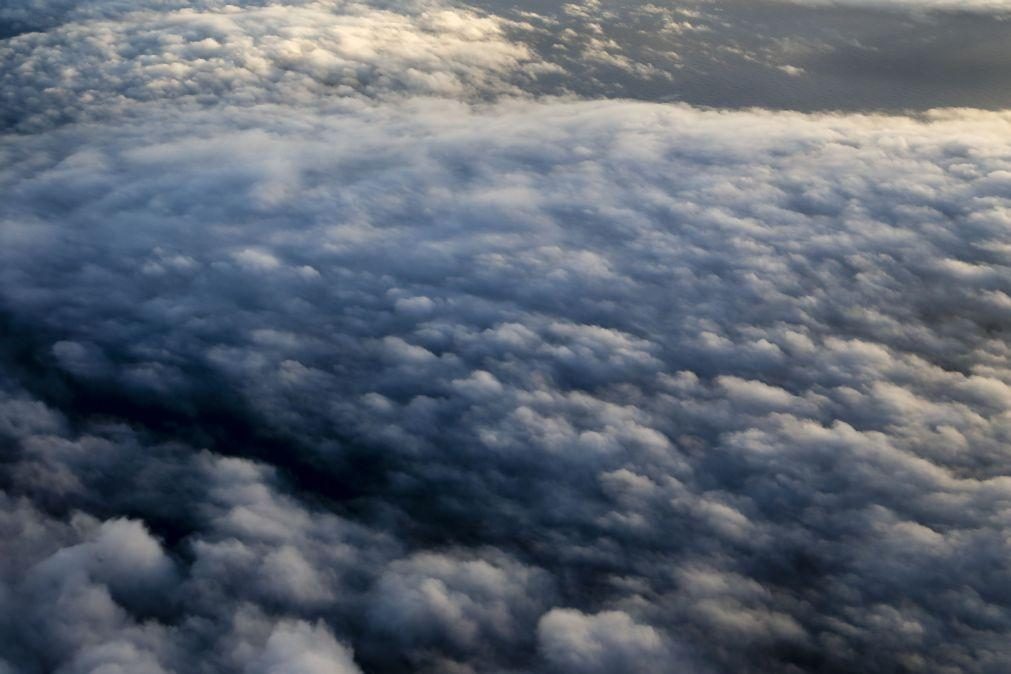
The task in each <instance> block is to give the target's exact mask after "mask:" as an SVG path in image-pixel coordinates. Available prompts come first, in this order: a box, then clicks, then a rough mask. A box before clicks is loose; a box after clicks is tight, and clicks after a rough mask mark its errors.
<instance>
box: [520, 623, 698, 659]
mask: <svg viewBox="0 0 1011 674" xmlns="http://www.w3.org/2000/svg"><path fill="white" fill-rule="evenodd" d="M537 639H538V645H539V648H540V649H541V650H542V651H543V653H544V655H545V657H546V659H547V660H548V662H550V663H551V664H552V665H553V666H554V667H555V668H557V670H558V671H562V672H585V673H587V674H589V673H592V672H615V673H617V672H644V673H645V672H689V671H694V670H693V669H691V668H689V667H686V666H685V665H684V663H680V662H678V660H677V657H676V656H675V654H674V653H672V652H671V651H670V647H669V645H668V643H667V641H666V639H665V637H664V636H663V634H662V633H660V632H658V631H657V630H656V629H654V628H653V627H650V626H649V625H641V624H638V623H636V622H635V621H634V620H632V618H631V617H630V616H629V615H628V614H627V613H623V612H621V611H603V612H601V613H597V614H595V615H586V614H584V613H581V612H579V611H576V610H573V609H557V608H556V609H552V610H551V611H550V612H548V613H546V614H544V616H543V617H542V618H541V620H540V623H539V624H538V626H537Z"/></svg>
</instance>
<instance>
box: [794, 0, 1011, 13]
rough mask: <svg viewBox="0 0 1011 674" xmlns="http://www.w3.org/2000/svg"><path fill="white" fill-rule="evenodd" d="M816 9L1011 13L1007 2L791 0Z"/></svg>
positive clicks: (954, 0)
mask: <svg viewBox="0 0 1011 674" xmlns="http://www.w3.org/2000/svg"><path fill="white" fill-rule="evenodd" d="M790 1H791V2H797V3H798V4H804V5H811V6H815V7H831V6H840V7H859V8H863V9H875V10H885V11H906V12H980V13H984V14H998V15H1000V14H1005V13H1006V12H1008V11H1011V3H1008V2H1007V1H1006V0H790Z"/></svg>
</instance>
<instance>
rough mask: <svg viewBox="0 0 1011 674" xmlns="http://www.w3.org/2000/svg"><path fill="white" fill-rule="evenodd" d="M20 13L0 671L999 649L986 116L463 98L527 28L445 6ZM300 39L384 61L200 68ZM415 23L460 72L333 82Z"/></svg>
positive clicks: (445, 667)
mask: <svg viewBox="0 0 1011 674" xmlns="http://www.w3.org/2000/svg"><path fill="white" fill-rule="evenodd" d="M46 7H49V8H51V10H52V11H51V17H50V18H49V19H46V21H45V22H43V23H45V25H47V26H52V27H51V28H49V29H48V30H46V31H42V32H39V33H35V34H28V33H24V34H22V35H19V36H16V37H14V38H11V39H9V40H8V41H7V43H6V44H5V48H6V49H8V51H7V56H6V57H5V58H7V59H8V60H7V61H5V62H4V66H3V75H4V77H6V78H8V81H9V82H20V84H19V85H18V86H19V87H21V90H22V92H23V93H24V92H34V93H35V94H37V96H36V98H37V100H36V101H35V102H33V101H31V100H29V101H27V102H25V103H23V104H19V105H20V107H18V108H17V109H16V112H15V114H16V116H18V122H19V127H18V131H17V132H16V133H8V134H7V135H4V136H3V137H2V139H0V153H2V157H0V190H2V192H3V194H4V195H5V199H4V201H3V204H2V206H0V244H2V245H0V325H2V329H3V334H4V338H3V339H2V340H0V366H2V370H0V442H2V443H3V447H4V462H3V464H2V467H0V489H2V497H0V506H2V507H0V671H2V670H3V669H4V668H6V669H8V670H11V671H17V672H26V673H28V674H34V673H36V672H39V673H41V672H51V671H52V672H60V673H64V672H68V673H69V672H73V673H75V674H76V673H77V672H81V673H84V672H88V673H97V672H103V673H104V672H120V671H122V672H142V673H145V674H147V673H149V672H150V673H152V674H156V673H162V672H164V673H165V674H169V673H172V672H193V673H196V674H203V673H208V674H209V673H217V672H236V673H239V672H248V673H255V674H263V673H267V672H306V673H313V674H315V673H316V672H326V673H339V672H356V671H362V672H387V671H388V672H401V671H431V672H461V673H463V672H524V673H530V674H548V673H552V672H553V673H559V672H572V673H577V672H603V671H607V672H646V673H648V672H668V671H672V670H673V671H685V672H696V671H698V672H722V671H733V672H742V673H748V672H756V673H757V672H768V671H777V672H778V671H784V672H804V671H810V672H816V671H817V672H851V671H866V672H894V671H911V672H917V671H918V672H979V673H981V674H984V673H990V672H997V671H1004V670H1006V669H1008V667H1009V666H1011V654H1009V652H1008V649H1007V645H1006V644H1007V635H1008V633H1009V630H1011V594H1009V589H1008V583H1007V578H1006V576H1007V568H1006V567H1007V565H1006V559H1007V558H1008V552H1009V551H1008V536H1007V530H1008V512H1009V510H1008V503H1009V499H1011V482H1009V481H1008V478H1007V475H1008V474H1009V470H1011V466H1009V463H1008V456H1007V452H1006V446H1007V441H1008V437H1009V433H1011V426H1009V420H1011V416H1009V414H1011V413H1009V409H1011V370H1009V368H1008V364H1007V361H1008V351H1007V346H1006V344H1005V342H1006V340H1005V339H1004V333H1005V332H1006V330H1007V329H1008V328H1009V325H1008V319H1007V307H1008V305H1009V304H1011V299H1009V297H1011V280H1009V279H1011V277H1009V275H1008V268H1009V261H1011V259H1009V252H1011V247H1009V245H1008V243H1007V240H1006V239H1007V236H1006V234H1007V229H1008V225H1009V216H1008V214H1009V212H1011V161H1009V157H1011V152H1009V150H1011V148H1009V138H1011V116H1009V115H1008V114H1006V113H984V112H978V111H971V110H949V111H941V112H932V113H927V114H924V115H921V116H918V117H908V116H880V115H878V116H874V115H871V116H859V115H802V114H794V113H773V112H767V111H761V110H748V111H738V112H726V111H714V110H698V109H694V108H690V107H687V106H660V105H651V104H642V103H632V102H628V101H568V102H562V101H558V100H529V99H522V98H521V97H515V98H508V97H507V98H506V99H503V100H498V101H497V102H493V101H484V102H478V101H477V99H479V98H481V96H482V94H481V92H483V91H484V92H486V91H491V90H495V86H497V85H495V86H492V87H491V89H481V87H483V86H484V84H483V83H489V82H492V83H494V82H508V81H509V77H511V76H512V75H509V74H508V73H513V72H514V69H516V68H521V67H522V66H521V65H518V64H519V63H520V60H522V59H521V58H520V53H521V52H522V49H521V48H518V47H515V46H514V45H510V44H509V43H508V42H506V41H505V38H504V37H502V35H503V34H502V33H499V32H496V29H494V28H495V24H494V21H492V23H490V24H489V23H485V19H480V18H478V17H476V16H472V15H471V14H470V13H465V14H466V20H463V18H461V17H462V16H463V14H461V13H462V12H464V10H447V9H439V8H437V7H434V6H426V7H423V8H417V11H414V10H410V11H409V10H408V9H404V8H403V7H400V8H397V7H392V6H388V7H386V8H384V9H373V8H367V7H364V6H359V5H348V6H340V7H337V6H335V5H326V6H323V5H318V4H312V5H309V4H306V5H298V6H289V7H290V10H291V11H290V12H282V11H280V9H281V8H280V6H275V5H269V4H264V5H262V6H260V5H244V6H242V7H235V8H230V7H226V6H224V5H221V6H217V5H213V4H204V5H200V6H199V7H197V8H194V9H192V10H185V9H184V8H179V7H175V6H174V5H169V4H166V5H164V6H163V7H162V6H143V7H139V8H135V9H130V10H129V11H127V10H126V9H124V7H123V6H121V5H118V4H116V3H78V4H74V5H69V4H68V5H61V4H60V3H50V4H47V5H46ZM47 11H48V10H47ZM124 12H126V13H124ZM305 12H308V14H305ZM445 12H449V14H445ZM379 15H381V20H380V18H377V17H379ZM254 17H255V18H254ZM454 17H456V18H454ZM457 19H460V20H459V21H458V20H457ZM488 21H491V20H490V19H489V20H488ZM47 22H48V23H47ZM376 22H378V24H382V26H383V28H382V29H380V28H379V27H377V23H376ZM40 25H42V24H40ZM169 25H173V26H182V28H180V29H179V31H176V32H173V30H170V29H169V27H168V26H169ZM353 25H354V26H363V25H367V26H368V28H367V31H366V32H365V33H355V32H354V31H352V30H351V29H350V28H349V26H353ZM391 25H392V26H393V27H394V28H393V29H391V30H393V32H394V33H396V34H397V36H398V37H396V38H394V37H389V36H388V35H386V33H384V32H383V31H385V30H386V29H387V28H388V27H389V26H391ZM194 26H204V27H205V28H206V31H205V32H206V34H204V33H201V32H200V31H201V30H204V28H200V29H199V30H198V29H197V28H195V27H194ZM145 27H146V28H145ZM328 27H329V28H328ZM302 30H307V31H310V32H309V33H308V34H309V35H310V36H313V35H316V33H313V32H312V31H319V32H320V35H322V34H323V33H325V32H326V31H327V30H332V31H334V32H333V34H332V36H333V35H337V36H339V39H338V38H337V37H334V40H335V42H333V43H330V42H327V39H328V38H325V36H322V37H319V43H320V44H322V45H327V44H330V45H331V46H333V45H338V46H339V47H340V49H342V50H343V49H346V48H347V49H350V48H351V47H349V46H348V44H349V43H348V42H347V41H346V39H350V38H349V37H348V36H351V35H359V36H360V39H361V40H363V41H364V44H363V45H359V46H358V47H355V49H358V50H359V51H358V52H356V53H370V54H374V56H375V59H374V61H368V59H366V60H365V61H355V63H359V64H364V65H362V67H363V68H365V70H366V71H369V69H370V68H374V71H370V72H373V73H374V74H375V73H379V74H376V75H375V77H376V78H378V79H376V80H369V79H368V78H363V79H355V80H354V83H352V84H348V85H347V86H348V89H347V90H346V91H345V90H344V89H342V88H341V85H340V83H339V82H337V83H330V82H324V80H322V79H321V80H316V79H313V77H315V75H313V76H308V75H306V73H307V72H308V71H306V70H305V69H304V68H307V67H309V66H307V65H306V64H304V63H303V64H301V65H297V67H295V66H292V67H291V71H290V72H293V73H294V76H295V79H296V80H297V82H296V83H294V84H293V83H292V82H290V81H289V80H288V78H287V77H286V76H281V75H278V76H277V77H275V76H274V75H276V74H277V73H274V75H272V74H271V72H270V71H269V70H270V68H274V67H279V66H276V64H275V65H269V64H268V66H269V67H268V72H267V74H266V75H264V76H263V77H262V78H258V79H257V78H253V79H250V80H248V81H244V83H243V84H242V87H246V88H248V91H247V92H246V93H248V96H247V95H245V93H242V94H241V95H239V94H236V92H237V91H239V89H241V88H242V87H239V88H235V89H233V88H229V86H225V85H222V88H216V85H212V84H211V83H210V80H209V79H203V80H201V79H200V78H201V77H204V76H206V77H207V78H211V79H213V78H215V77H220V78H225V79H227V77H229V76H230V75H229V68H231V67H232V66H231V65H229V63H232V62H231V61H228V60H227V59H237V58H238V56H235V54H237V53H238V52H236V51H234V50H233V51H228V50H229V49H233V48H234V49H238V50H239V52H241V51H242V49H245V48H246V47H242V45H249V47H248V49H249V50H250V51H249V52H248V53H250V54H254V55H257V54H258V55H259V56H257V58H264V59H267V60H268V61H269V59H270V58H274V56H271V54H273V55H275V56H276V55H277V54H279V53H280V52H274V51H271V50H273V49H275V48H279V45H280V43H281V42H284V41H286V40H290V39H296V38H297V36H298V35H299V34H301V33H300V31H302ZM75 31H77V32H75ZM89 31H90V32H89ZM145 31H146V32H145ZM180 31H181V32H180ZM186 31H194V32H193V33H192V37H194V38H195V37H199V41H203V40H204V39H213V40H215V41H217V42H218V43H219V44H226V45H230V46H228V47H227V49H226V51H228V53H229V54H231V55H230V56H228V57H227V59H225V60H220V61H215V60H214V59H215V58H217V57H215V56H214V55H213V54H209V55H206V56H199V55H198V53H197V52H196V51H189V50H190V49H191V47H185V48H180V49H181V51H179V50H177V49H176V47H172V46H171V45H169V46H164V45H163V46H162V47H164V48H162V47H158V48H157V49H155V48H154V47H153V46H152V45H153V44H154V42H153V40H154V39H155V38H158V39H161V38H165V39H168V40H169V42H170V43H171V44H176V43H175V42H172V40H174V39H175V38H174V37H173V36H177V35H180V34H184V33H185V34H186V35H190V33H186ZM207 31H209V32H207ZM215 31H217V32H215ZM369 31H371V32H369ZM397 31H400V32H397ZM419 31H420V33H424V34H425V35H427V36H428V37H418V34H419ZM475 31H476V32H475ZM429 33H431V35H429ZM75 35H79V36H82V37H83V36H85V35H88V36H91V37H88V38H87V39H82V40H80V41H78V40H76V38H74V37H73V36H75ZM103 35H105V36H106V37H104V38H103V37H102V36H103ZM145 35H147V37H144V36H145ZM384 35H386V37H384ZM215 36H217V37H215ZM489 36H494V37H489ZM219 38H221V39H220V40H219ZM188 40H189V38H188V37H187V38H186V40H184V41H188ZM311 40H312V41H315V40H316V37H312V38H311ZM411 40H422V42H423V43H424V44H428V45H429V46H430V47H431V48H432V49H433V50H435V51H436V52H438V54H440V56H438V58H434V57H433V58H434V60H432V61H428V62H426V63H427V65H424V64H423V65H424V68H429V66H430V69H429V70H424V72H426V73H429V74H431V75H432V76H433V77H436V78H437V79H439V78H442V77H447V78H453V77H457V78H462V79H459V80H458V81H459V82H462V83H463V84H462V85H461V86H463V87H464V89H465V90H466V91H464V92H463V93H461V90H460V89H458V88H455V87H450V88H448V89H438V90H436V89H431V88H426V87H421V88H419V89H412V88H411V87H409V86H404V85H403V82H406V81H407V80H401V79H397V82H399V84H397V85H396V86H392V87H391V88H390V90H389V91H390V92H394V91H395V92H398V93H396V94H395V95H393V94H392V93H391V94H390V95H389V96H387V94H386V93H377V92H379V89H376V90H374V91H373V90H369V85H368V82H370V81H379V80H381V79H382V78H384V77H387V75H386V74H383V73H389V75H388V76H389V77H390V78H393V79H396V78H402V77H407V76H408V75H410V71H411V69H412V68H415V67H417V68H422V66H421V65H417V64H415V62H414V61H410V59H412V58H414V57H415V56H418V55H421V56H419V58H423V59H425V58H428V57H427V56H424V55H425V53H426V52H425V48H422V47H418V48H417V49H416V48H414V47H410V48H407V47H406V46H405V47H404V49H403V50H401V45H400V43H401V42H403V43H404V45H408V44H411ZM426 40H427V42H426ZM488 40H490V41H491V42H493V43H495V44H499V43H498V42H497V41H502V42H501V44H502V45H505V46H504V47H502V49H500V50H498V51H496V50H497V49H499V48H498V47H494V46H493V47H489V48H488V50H487V54H488V55H489V56H488V58H489V59H491V60H490V61H480V60H474V59H472V58H471V56H469V55H468V56H462V55H461V56H459V61H454V60H453V59H454V58H456V57H453V58H446V57H445V51H442V50H443V49H444V48H446V49H448V48H450V47H452V45H454V44H460V43H462V42H467V44H469V45H470V46H469V47H468V49H470V48H473V49H475V50H477V51H482V49H483V47H479V46H478V45H483V44H485V42H487V41H488ZM471 42H474V44H471ZM159 44H160V43H159ZM187 44H188V42H187ZM109 45H111V47H109ZM500 46H501V45H500ZM107 47H109V48H110V49H112V51H110V52H108V53H106V52H103V51H101V50H103V49H106V48H107ZM205 47H208V48H209V47H210V45H209V44H205ZM240 47H241V48H240ZM92 48H94V49H97V50H99V51H98V52H96V53H101V54H105V56H102V57H101V58H99V57H97V56H96V57H95V60H94V61H93V62H92V65H90V66H89V70H88V72H87V73H86V75H82V77H85V79H86V80H87V82H90V84H87V85H86V87H92V88H93V89H94V90H95V91H96V92H103V93H102V95H101V96H99V97H98V98H97V99H96V100H94V101H91V102H89V101H87V100H82V101H81V102H80V103H74V105H73V106H71V107H70V108H68V109H67V111H66V113H67V114H65V115H63V116H62V117H60V116H59V115H50V112H51V111H52V108H51V106H52V105H54V103H53V101H57V100H59V97H60V96H63V95H66V94H65V93H60V92H59V91H53V92H51V91H49V90H48V89H47V87H48V85H47V84H44V83H45V82H51V81H52V80H49V79H46V78H42V79H38V80H30V77H32V76H31V75H30V74H31V73H41V72H50V70H51V71H52V72H51V73H50V74H52V73H55V72H56V71H58V70H60V68H64V67H67V65H66V64H67V63H69V61H68V59H69V56H68V54H71V53H76V52H75V50H82V49H83V50H87V49H92ZM192 48H193V49H197V47H192ZM202 48H203V47H200V49H202ZM119 49H122V50H124V51H123V52H122V54H124V55H126V54H130V55H131V56H130V57H129V58H127V57H126V56H122V58H120V57H117V56H116V54H119V53H120V52H119V51H117V50H119ZM334 49H337V47H336V46H334ZM131 50H133V51H131ZM370 50H371V51H370ZM243 53H245V52H243ZM333 53H336V52H332V53H331V56H332V55H333ZM349 53H350V52H341V54H344V56H340V58H345V56H347V57H348V58H350V56H348V54H349ZM503 53H512V54H513V56H510V57H509V58H508V59H506V60H504V61H503V60H498V56H496V54H499V55H500V54H503ZM47 54H49V55H52V58H53V59H54V60H53V61H52V62H51V64H52V68H50V69H49V70H47V68H49V66H45V67H43V66H41V65H39V64H40V63H42V62H43V61H44V60H45V58H49V57H48V56H46V55H47ZM264 54H266V56H265V55H264ZM74 58H76V57H74ZM222 58H224V57H222ZM243 58H244V57H243ZM327 58H329V57H327ZM335 58H336V57H335ZM356 58H357V57H356ZM369 58H372V56H369ZM40 59H42V60H40ZM509 59H512V60H511V61H510V60H509ZM324 60H325V59H324ZM271 63H273V62H271ZM56 64H60V65H59V66H58V67H57V65H56ZM179 64H182V65H183V66H184V68H190V67H192V68H194V69H196V70H197V71H200V69H202V68H203V69H204V70H203V71H201V72H203V73H204V74H203V75H201V74H200V73H199V72H194V73H190V71H189V70H186V72H187V73H190V74H187V75H185V77H180V79H178V80H177V81H176V83H175V84H171V85H166V88H164V89H162V90H159V92H158V93H157V94H156V95H154V94H153V95H151V96H148V95H147V94H146V93H144V92H145V91H146V90H145V89H144V87H145V86H147V85H146V84H141V83H148V82H150V81H152V80H150V78H149V76H150V74H151V71H150V70H149V69H150V68H154V69H155V70H157V69H158V68H163V69H164V70H165V72H166V73H171V72H174V69H175V67H176V66H177V65H179ZM208 64H210V65H208ZM370 64H371V65H370ZM22 66H23V72H21V71H19V68H21V67H22ZM313 67H315V66H313ZM349 67H350V66H349ZM357 67H358V66H354V67H352V70H354V68H357ZM37 68H41V70H36V69H37ZM469 68H474V69H475V73H476V74H474V75H473V76H471V75H464V74H462V73H465V72H467V71H468V70H467V69H469ZM135 69H139V70H136V71H135ZM461 69H462V70H461ZM422 70H423V68H422ZM180 72H183V71H180ZM285 72H289V71H288V70H285ZM342 72H343V71H342ZM355 72H358V71H355ZM503 73H506V74H503ZM135 75H136V77H137V79H136V80H132V79H130V78H132V77H134V76H135ZM166 76H167V77H168V75H166ZM410 76H412V77H413V75H410ZM40 77H41V76H40ZM47 77H49V76H48V75H47ZM356 77H357V75H356ZM75 78H76V76H74V77H70V78H69V81H70V82H71V83H73V82H75V81H77V80H76V79H75ZM190 78H196V79H197V80H198V81H199V84H198V85H196V86H195V87H194V88H193V90H192V91H189V92H187V90H186V89H185V87H186V84H185V83H186V82H188V81H190ZM306 78H308V79H306ZM29 81H34V84H29ZM82 81H83V80H82ZM391 81H392V80H391ZM475 83H476V84H475ZM331 85H333V87H334V90H333V91H329V90H328V89H327V87H330V86H331ZM68 86H69V85H68ZM383 86H385V85H383ZM173 87H180V88H178V89H176V88H173ZM55 89H60V87H55ZM71 90H72V87H71V88H70V89H67V90H66V91H71ZM82 91H83V90H82ZM385 91H386V90H385V89H383V92H385ZM411 93H422V94H425V95H424V96H412V95H409V94H411ZM430 94H438V95H430ZM471 94H474V95H471ZM18 95H20V94H18ZM47 96H55V97H56V98H51V99H46V97H47ZM43 99H46V100H48V101H49V102H46V101H45V100H43ZM324 99H326V101H324ZM33 106H35V107H33ZM74 106H77V107H74ZM57 121H58V122H59V123H53V122H57Z"/></svg>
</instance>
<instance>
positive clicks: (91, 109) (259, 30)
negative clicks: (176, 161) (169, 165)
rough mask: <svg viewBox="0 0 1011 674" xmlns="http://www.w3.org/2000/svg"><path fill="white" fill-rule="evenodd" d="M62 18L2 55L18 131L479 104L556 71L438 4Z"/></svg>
mask: <svg viewBox="0 0 1011 674" xmlns="http://www.w3.org/2000/svg"><path fill="white" fill-rule="evenodd" d="M18 7H20V5H18V6H17V7H15V8H14V9H7V10H6V12H7V14H8V15H9V19H8V20H9V21H17V20H19V17H23V20H24V21H30V20H31V17H32V16H33V15H34V14H32V13H29V14H26V10H24V9H20V10H19V9H18ZM58 7H59V4H58V3H57V4H56V5H54V9H55V8H58ZM51 13H52V14H53V15H55V16H60V17H61V18H60V20H55V19H53V20H52V22H53V23H55V24H56V25H54V26H52V27H50V28H49V29H48V30H45V31H30V32H25V33H23V34H20V35H16V36H14V37H12V38H10V39H8V40H5V41H4V42H3V44H2V47H0V83H2V89H3V94H2V99H0V100H2V101H3V109H4V114H3V117H2V118H0V121H2V122H3V123H5V125H7V126H11V125H12V126H14V128H18V129H27V130H32V129H38V128H44V127H46V126H49V125H52V124H55V123H61V122H64V121H68V120H75V119H80V118H95V117H99V116H105V115H108V114H110V113H112V112H120V113H128V112H129V111H130V110H131V105H132V104H135V103H137V102H140V101H164V100H172V101H174V103H175V104H177V105H178V104H186V105H192V106H205V105H210V104H214V105H218V104H221V103H230V104H233V105H239V106H243V105H249V104H252V103H263V102H285V103H290V104H297V105H301V106H326V105H327V104H328V103H330V104H335V103H336V102H339V101H340V100H341V99H342V98H346V97H349V96H351V97H365V98H375V97H381V96H389V95H394V94H405V93H406V94H423V95H438V96H453V97H458V98H475V99H476V98H479V97H482V96H490V95H495V94H502V93H509V92H512V93H516V92H518V91H519V90H518V89H517V88H516V87H515V86H514V85H513V84H512V83H511V80H513V79H516V78H520V77H521V76H522V75H523V71H522V68H521V65H524V64H525V65H526V67H527V68H528V70H529V72H528V73H527V76H528V77H532V76H533V75H535V74H536V72H537V71H538V69H539V68H540V69H543V68H544V67H545V66H537V65H536V64H534V63H532V58H533V57H532V54H531V53H530V52H529V50H528V49H527V48H526V47H525V46H523V45H521V44H518V43H515V42H511V41H509V40H507V39H506V37H505V35H504V32H503V29H504V27H505V26H506V25H507V24H508V23H509V22H507V21H505V20H504V19H500V18H496V17H492V16H487V15H478V14H477V13H475V12H474V11H471V10H468V9H466V8H460V7H450V6H443V5H439V4H434V3H424V2H418V3H414V2H407V3H403V4H402V5H401V6H399V7H398V6H391V7H388V8H382V7H375V6H370V5H367V4H362V3H355V2H342V1H340V0H320V1H316V0H293V1H292V2H284V3H273V2H262V3H259V2H254V3H244V4H241V5H236V4H230V3H226V2H219V1H217V0H206V1H202V2H198V3H174V2H168V3H162V2H149V3H132V4H131V5H128V6H125V7H124V6H123V5H122V4H119V3H114V2H88V3H81V4H79V5H74V6H72V9H69V10H68V11H65V12H58V11H52V12H51ZM42 14H43V16H45V15H46V13H45V12H42ZM2 17H3V15H0V18H2Z"/></svg>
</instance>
